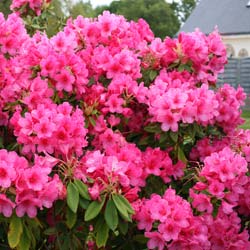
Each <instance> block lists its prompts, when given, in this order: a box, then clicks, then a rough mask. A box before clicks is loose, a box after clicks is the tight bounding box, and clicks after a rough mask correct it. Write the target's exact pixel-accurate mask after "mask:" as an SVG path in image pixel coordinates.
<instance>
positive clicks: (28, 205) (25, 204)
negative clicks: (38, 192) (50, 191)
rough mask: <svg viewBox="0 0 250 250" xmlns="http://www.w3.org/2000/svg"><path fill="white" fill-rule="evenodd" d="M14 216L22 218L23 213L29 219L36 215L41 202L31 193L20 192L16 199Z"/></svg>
mask: <svg viewBox="0 0 250 250" xmlns="http://www.w3.org/2000/svg"><path fill="white" fill-rule="evenodd" d="M16 204H17V205H16V215H17V216H18V217H23V216H24V214H25V213H27V215H28V216H29V217H30V218H34V217H36V215H37V209H38V208H39V207H40V206H41V201H40V200H39V199H38V198H36V196H35V195H34V194H33V193H32V192H30V193H29V192H26V191H24V192H22V193H21V194H19V195H18V196H17V197H16Z"/></svg>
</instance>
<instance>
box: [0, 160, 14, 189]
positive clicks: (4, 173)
mask: <svg viewBox="0 0 250 250" xmlns="http://www.w3.org/2000/svg"><path fill="white" fill-rule="evenodd" d="M15 178H16V171H15V169H14V168H13V166H12V164H11V165H10V164H8V163H7V162H4V161H2V162H1V163H0V186H1V187H3V188H8V187H10V186H11V182H12V181H14V180H15Z"/></svg>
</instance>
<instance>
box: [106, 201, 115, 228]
mask: <svg viewBox="0 0 250 250" xmlns="http://www.w3.org/2000/svg"><path fill="white" fill-rule="evenodd" d="M104 218H105V221H106V223H107V225H108V226H109V228H110V229H111V230H113V231H114V230H115V229H116V228H117V225H118V213H117V210H116V207H115V204H114V202H113V200H109V201H108V202H107V205H106V208H105V212H104Z"/></svg>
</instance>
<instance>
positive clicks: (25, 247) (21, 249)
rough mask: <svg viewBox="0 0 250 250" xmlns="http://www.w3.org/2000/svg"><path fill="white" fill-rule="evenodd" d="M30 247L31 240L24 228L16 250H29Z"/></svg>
mask: <svg viewBox="0 0 250 250" xmlns="http://www.w3.org/2000/svg"><path fill="white" fill-rule="evenodd" d="M30 245H31V238H30V237H29V235H28V232H27V229H25V228H24V230H23V233H22V236H21V239H20V242H19V244H18V248H17V249H18V250H29V249H30Z"/></svg>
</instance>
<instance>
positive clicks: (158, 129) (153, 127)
mask: <svg viewBox="0 0 250 250" xmlns="http://www.w3.org/2000/svg"><path fill="white" fill-rule="evenodd" d="M144 130H145V131H147V132H149V133H160V132H161V127H160V126H159V124H151V125H148V126H146V127H144Z"/></svg>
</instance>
